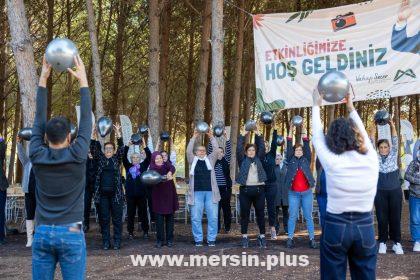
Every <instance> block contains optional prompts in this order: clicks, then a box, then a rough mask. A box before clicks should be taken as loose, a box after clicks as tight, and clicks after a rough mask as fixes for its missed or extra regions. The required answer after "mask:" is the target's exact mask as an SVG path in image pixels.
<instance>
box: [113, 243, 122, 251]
mask: <svg viewBox="0 0 420 280" xmlns="http://www.w3.org/2000/svg"><path fill="white" fill-rule="evenodd" d="M119 249H121V243H120V242H115V243H114V250H119Z"/></svg>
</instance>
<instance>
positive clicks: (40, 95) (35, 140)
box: [29, 86, 48, 161]
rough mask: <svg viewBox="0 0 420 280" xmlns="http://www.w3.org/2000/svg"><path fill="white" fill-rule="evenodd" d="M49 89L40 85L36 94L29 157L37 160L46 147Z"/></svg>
mask: <svg viewBox="0 0 420 280" xmlns="http://www.w3.org/2000/svg"><path fill="white" fill-rule="evenodd" d="M47 93H48V91H47V89H46V88H44V87H41V86H39V87H38V92H37V94H36V111H35V120H34V125H33V127H32V136H31V143H30V145H29V157H30V158H31V160H32V161H33V160H35V159H36V157H37V154H38V153H40V152H41V150H42V148H43V147H45V142H44V135H45V126H46V124H47Z"/></svg>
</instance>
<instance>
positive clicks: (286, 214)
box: [275, 203, 289, 233]
mask: <svg viewBox="0 0 420 280" xmlns="http://www.w3.org/2000/svg"><path fill="white" fill-rule="evenodd" d="M280 208H281V212H282V214H283V229H284V232H286V233H288V232H289V230H288V226H287V223H288V221H289V206H288V205H283V203H282V205H281V207H280V206H276V225H275V228H276V231H279V230H280V223H279V219H278V217H279V214H280Z"/></svg>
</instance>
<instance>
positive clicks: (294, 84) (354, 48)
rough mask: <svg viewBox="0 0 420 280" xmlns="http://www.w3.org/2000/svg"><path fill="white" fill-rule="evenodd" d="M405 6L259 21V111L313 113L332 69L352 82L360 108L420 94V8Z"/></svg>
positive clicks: (377, 3) (389, 1) (389, 3)
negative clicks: (322, 80) (310, 110)
mask: <svg viewBox="0 0 420 280" xmlns="http://www.w3.org/2000/svg"><path fill="white" fill-rule="evenodd" d="M402 2H404V3H405V2H407V1H401V0H373V1H368V2H363V3H359V4H354V5H348V6H341V7H336V8H330V9H323V10H313V11H301V12H296V13H286V14H266V15H254V16H253V24H254V49H255V80H256V94H257V107H258V109H259V110H260V111H266V110H270V111H271V110H279V109H284V108H299V107H308V106H312V103H313V102H312V92H313V89H314V88H315V87H316V86H317V83H318V80H319V79H320V77H321V76H322V75H323V74H324V73H326V72H327V71H329V70H338V71H342V72H343V73H344V74H345V75H346V76H347V78H348V79H349V81H350V83H351V84H352V85H353V87H354V92H355V101H358V100H366V99H375V98H389V97H395V96H402V95H410V94H417V93H419V92H420V90H419V88H420V83H419V79H418V75H419V65H420V63H419V62H420V56H419V54H420V53H419V52H420V34H419V30H420V17H419V16H418V14H419V12H420V1H408V2H409V3H408V5H403V4H402ZM410 2H411V3H410ZM325 104H328V103H327V102H325Z"/></svg>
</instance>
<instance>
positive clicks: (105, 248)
mask: <svg viewBox="0 0 420 280" xmlns="http://www.w3.org/2000/svg"><path fill="white" fill-rule="evenodd" d="M110 247H111V244H109V241H105V242H103V245H102V249H104V250H109V248H110Z"/></svg>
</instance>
